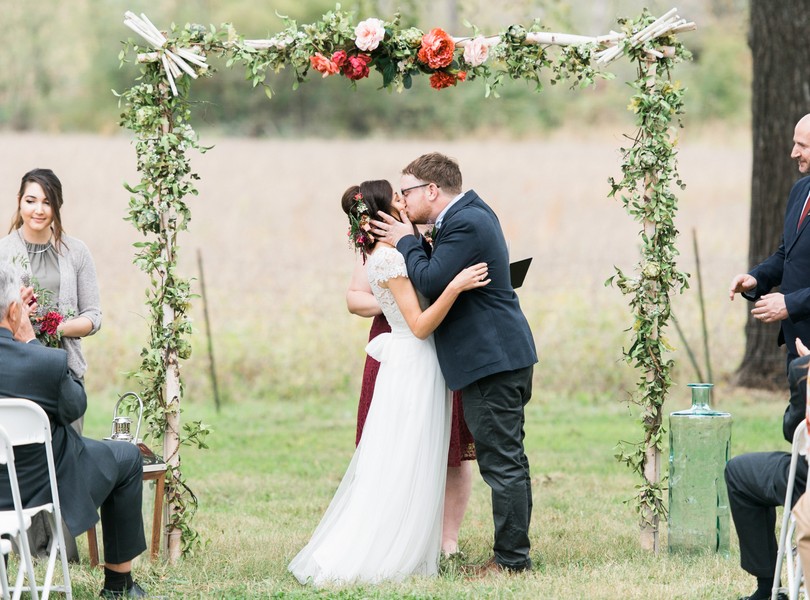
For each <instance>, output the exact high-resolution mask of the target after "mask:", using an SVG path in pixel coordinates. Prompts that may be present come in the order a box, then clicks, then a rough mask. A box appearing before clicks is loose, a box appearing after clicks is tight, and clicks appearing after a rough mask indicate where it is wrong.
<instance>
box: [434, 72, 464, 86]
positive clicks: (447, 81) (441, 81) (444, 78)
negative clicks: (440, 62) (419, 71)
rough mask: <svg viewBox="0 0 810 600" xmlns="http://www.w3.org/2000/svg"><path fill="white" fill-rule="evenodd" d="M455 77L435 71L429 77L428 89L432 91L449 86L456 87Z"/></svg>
mask: <svg viewBox="0 0 810 600" xmlns="http://www.w3.org/2000/svg"><path fill="white" fill-rule="evenodd" d="M457 81H458V80H457V79H456V76H455V75H451V74H450V73H445V72H444V71H436V72H435V73H434V74H433V75H431V76H430V87H432V88H433V89H434V90H442V89H444V88H446V87H450V86H451V85H456V82H457Z"/></svg>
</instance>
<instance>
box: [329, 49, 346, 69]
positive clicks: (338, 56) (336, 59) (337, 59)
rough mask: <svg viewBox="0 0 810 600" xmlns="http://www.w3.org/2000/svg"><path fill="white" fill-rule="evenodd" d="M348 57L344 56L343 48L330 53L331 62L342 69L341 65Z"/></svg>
mask: <svg viewBox="0 0 810 600" xmlns="http://www.w3.org/2000/svg"><path fill="white" fill-rule="evenodd" d="M347 60H348V57H347V56H346V51H345V50H338V51H337V52H335V53H334V54H333V55H332V62H333V63H335V64H336V65H337V66H338V68H340V69H342V68H343V65H345V64H346V61H347Z"/></svg>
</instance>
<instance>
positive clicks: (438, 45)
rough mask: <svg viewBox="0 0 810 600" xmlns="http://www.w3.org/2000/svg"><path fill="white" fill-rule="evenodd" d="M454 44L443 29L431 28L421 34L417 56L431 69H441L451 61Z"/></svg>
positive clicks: (454, 48)
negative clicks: (420, 43)
mask: <svg viewBox="0 0 810 600" xmlns="http://www.w3.org/2000/svg"><path fill="white" fill-rule="evenodd" d="M455 50H456V44H455V42H454V41H453V38H451V37H450V36H449V35H448V34H447V32H446V31H444V30H443V29H439V28H438V27H437V28H436V29H431V30H430V31H429V32H428V33H426V34H425V35H424V36H422V45H421V46H420V48H419V52H418V53H417V57H418V58H419V60H420V61H421V62H422V63H424V64H426V65H427V66H429V67H430V68H431V69H441V68H443V67H446V66H448V65H449V64H450V63H451V62H453V54H454V52H455Z"/></svg>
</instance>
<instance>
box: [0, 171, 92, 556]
mask: <svg viewBox="0 0 810 600" xmlns="http://www.w3.org/2000/svg"><path fill="white" fill-rule="evenodd" d="M61 208H62V183H61V182H60V181H59V178H58V177H57V176H56V175H55V174H54V172H53V171H51V170H50V169H34V170H32V171H29V172H28V173H26V174H25V175H23V178H22V181H21V182H20V191H19V192H18V193H17V212H16V213H15V215H14V220H13V221H12V222H11V229H9V235H7V236H6V237H4V238H2V239H0V260H6V261H14V262H15V263H17V264H18V265H19V266H20V267H21V268H23V269H24V270H25V272H26V273H27V274H28V277H29V278H31V279H32V280H35V282H36V284H37V285H38V287H39V288H41V289H43V290H47V291H48V292H50V294H51V299H52V300H55V301H56V303H57V305H58V309H59V312H60V313H62V314H63V315H65V314H68V313H69V314H70V315H71V316H70V317H69V318H66V319H65V320H63V321H62V322H61V323H60V324H59V326H58V328H57V329H58V331H59V332H61V334H62V338H61V346H62V347H63V348H64V349H65V351H66V352H67V366H68V369H69V370H70V372H71V374H72V375H73V377H74V378H76V379H82V380H83V379H84V372H85V371H86V370H87V362H85V360H84V355H83V354H82V341H81V338H83V337H84V336H86V335H93V334H94V333H95V332H96V331H98V330H99V327H101V305H100V301H99V293H98V281H97V279H96V267H95V265H94V264H93V257H92V256H90V251H89V250H88V249H87V246H85V245H84V243H83V242H81V241H80V240H77V239H76V238H72V237H69V236H67V235H65V233H64V232H63V231H62V218H61V215H60V209H61ZM83 421H84V419H83V418H80V419H78V420H76V421H74V422H73V423H71V425H72V427H73V428H74V429H75V430H76V431H77V432H78V434H79V435H81V433H82V428H83ZM28 538H29V541H30V544H31V550H32V552H34V553H35V554H37V555H39V556H47V552H48V550H47V549H48V546H49V543H50V528H49V527H47V526H46V525H45V519H44V518H42V515H37V516H36V517H35V519H34V522H33V523H32V525H31V528H30V529H29V530H28ZM65 542H66V544H67V557H68V560H71V561H78V558H79V553H78V549H77V547H76V543H75V541H74V540H73V538H72V537H70V536H67V537H66V539H65Z"/></svg>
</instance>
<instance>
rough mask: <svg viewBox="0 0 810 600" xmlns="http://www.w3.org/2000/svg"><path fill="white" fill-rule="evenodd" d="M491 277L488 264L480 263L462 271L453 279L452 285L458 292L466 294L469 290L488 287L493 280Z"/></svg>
mask: <svg viewBox="0 0 810 600" xmlns="http://www.w3.org/2000/svg"><path fill="white" fill-rule="evenodd" d="M488 275H489V267H487V263H483V262H482V263H478V264H475V265H472V266H471V267H467V268H466V269H464V270H462V271H461V272H460V273H459V274H458V275H456V276H455V277H454V278H453V281H451V282H450V285H451V286H453V287H455V288H456V289H457V290H458V292H465V291H467V290H474V289H476V288H480V287H484V286H485V285H488V284H489V282H490V281H492V280H491V279H489V278H488V277H487V276H488Z"/></svg>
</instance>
